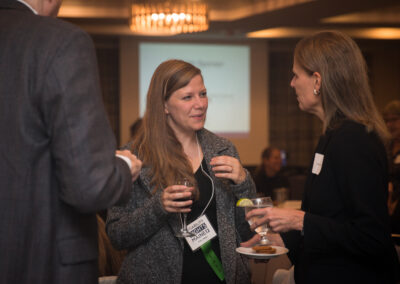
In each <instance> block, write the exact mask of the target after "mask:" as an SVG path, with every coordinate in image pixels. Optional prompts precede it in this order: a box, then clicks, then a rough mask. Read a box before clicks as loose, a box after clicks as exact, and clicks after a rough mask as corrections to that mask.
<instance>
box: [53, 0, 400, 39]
mask: <svg viewBox="0 0 400 284" xmlns="http://www.w3.org/2000/svg"><path fill="white" fill-rule="evenodd" d="M141 1H144V0H141ZM147 1H150V0H147ZM151 1H154V0H151ZM171 1H174V0H171ZM186 1H200V0H186ZM203 1H205V2H206V3H207V4H208V7H209V18H210V28H209V30H208V31H206V32H203V33H199V34H196V35H195V36H205V37H215V36H217V37H227V38H235V37H239V38H243V37H262V38H285V37H289V38H290V37H301V36H304V35H305V34H308V33H311V32H315V31H316V30H320V29H340V30H342V31H344V32H347V33H348V34H350V35H352V36H355V37H359V38H381V39H386V38H387V39H400V1H399V0H358V1H356V0H203ZM130 3H131V1H130V0H64V1H63V4H62V6H61V10H60V13H59V16H60V17H61V18H64V19H66V20H68V21H70V22H73V23H75V24H78V25H79V26H81V27H82V28H83V29H85V30H87V31H88V32H90V33H92V34H113V35H132V32H131V31H130V30H129V25H128V23H129V4H130ZM261 31H263V32H261Z"/></svg>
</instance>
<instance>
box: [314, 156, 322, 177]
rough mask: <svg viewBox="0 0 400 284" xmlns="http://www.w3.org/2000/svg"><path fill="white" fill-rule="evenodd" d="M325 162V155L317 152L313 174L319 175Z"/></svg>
mask: <svg viewBox="0 0 400 284" xmlns="http://www.w3.org/2000/svg"><path fill="white" fill-rule="evenodd" d="M323 162H324V155H322V154H320V153H315V157H314V164H313V167H312V173H313V174H316V175H319V173H320V172H321V169H322V163H323Z"/></svg>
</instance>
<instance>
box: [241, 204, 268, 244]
mask: <svg viewBox="0 0 400 284" xmlns="http://www.w3.org/2000/svg"><path fill="white" fill-rule="evenodd" d="M250 200H251V201H252V203H253V204H252V205H247V206H245V212H246V214H247V213H249V212H250V211H251V210H253V209H258V208H266V207H273V203H272V199H271V197H259V198H254V199H250ZM262 217H264V215H257V216H253V217H252V218H250V219H249V220H248V222H249V224H250V225H251V224H253V223H254V222H255V221H256V220H257V219H260V218H262ZM255 231H256V232H257V234H259V235H260V236H261V240H260V244H262V245H267V244H269V243H270V241H269V240H268V238H267V233H268V225H267V224H266V223H265V224H263V225H260V226H258V227H257V228H256V229H255Z"/></svg>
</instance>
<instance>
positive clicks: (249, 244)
mask: <svg viewBox="0 0 400 284" xmlns="http://www.w3.org/2000/svg"><path fill="white" fill-rule="evenodd" d="M260 239H261V237H260V235H259V234H255V235H254V236H253V237H252V238H251V239H250V240H248V241H246V242H243V243H240V246H242V247H252V246H254V245H255V244H257V243H258V242H259V241H260Z"/></svg>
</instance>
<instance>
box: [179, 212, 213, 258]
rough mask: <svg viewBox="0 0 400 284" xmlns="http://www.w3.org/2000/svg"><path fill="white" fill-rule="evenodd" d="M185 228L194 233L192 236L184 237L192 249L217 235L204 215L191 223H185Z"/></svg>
mask: <svg viewBox="0 0 400 284" xmlns="http://www.w3.org/2000/svg"><path fill="white" fill-rule="evenodd" d="M187 228H188V231H189V232H191V233H193V234H195V235H196V236H194V237H186V238H185V239H186V241H187V243H188V244H189V246H190V248H191V249H192V251H195V250H197V249H198V248H199V247H201V246H202V245H203V244H205V243H206V242H208V241H209V240H211V239H213V238H214V237H216V236H217V233H216V232H215V230H214V228H213V227H212V226H211V223H210V221H208V218H207V216H206V215H203V216H201V217H199V218H198V219H196V220H194V221H193V222H192V223H190V224H189V225H187Z"/></svg>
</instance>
